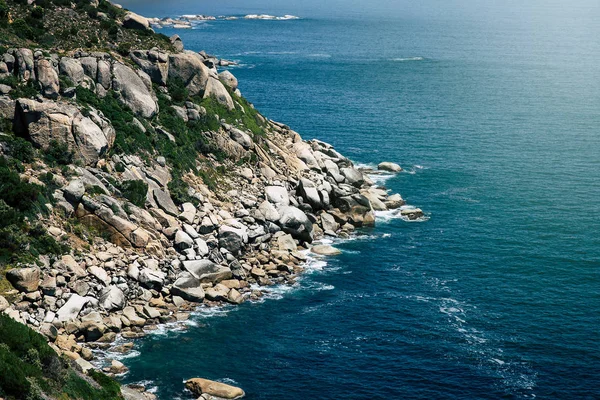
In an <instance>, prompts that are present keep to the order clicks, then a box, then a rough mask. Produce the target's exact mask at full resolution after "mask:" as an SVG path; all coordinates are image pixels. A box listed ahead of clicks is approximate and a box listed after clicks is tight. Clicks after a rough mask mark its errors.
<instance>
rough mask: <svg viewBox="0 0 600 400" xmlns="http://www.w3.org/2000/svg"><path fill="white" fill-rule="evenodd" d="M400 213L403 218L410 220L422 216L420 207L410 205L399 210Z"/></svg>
mask: <svg viewBox="0 0 600 400" xmlns="http://www.w3.org/2000/svg"><path fill="white" fill-rule="evenodd" d="M400 215H402V216H403V217H405V218H408V219H409V220H411V221H414V220H416V219H419V218H421V217H422V216H423V210H421V209H420V208H412V207H411V208H405V209H404V210H401V211H400Z"/></svg>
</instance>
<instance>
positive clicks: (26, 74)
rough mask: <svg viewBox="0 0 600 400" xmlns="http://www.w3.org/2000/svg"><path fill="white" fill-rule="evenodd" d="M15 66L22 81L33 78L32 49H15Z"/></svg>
mask: <svg viewBox="0 0 600 400" xmlns="http://www.w3.org/2000/svg"><path fill="white" fill-rule="evenodd" d="M14 58H15V63H14V68H16V70H17V73H18V75H19V78H20V79H21V80H24V81H28V80H30V79H35V69H34V68H35V65H34V61H33V51H31V50H30V49H25V48H22V49H17V50H15V53H14Z"/></svg>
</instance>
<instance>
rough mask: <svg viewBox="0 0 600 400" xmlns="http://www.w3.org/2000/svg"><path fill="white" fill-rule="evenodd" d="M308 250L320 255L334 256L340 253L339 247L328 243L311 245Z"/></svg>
mask: <svg viewBox="0 0 600 400" xmlns="http://www.w3.org/2000/svg"><path fill="white" fill-rule="evenodd" d="M310 251H311V252H312V253H315V254H318V255H321V256H336V255H338V254H342V252H341V251H340V250H339V249H336V248H335V247H332V246H328V245H318V246H313V247H312V248H311V249H310Z"/></svg>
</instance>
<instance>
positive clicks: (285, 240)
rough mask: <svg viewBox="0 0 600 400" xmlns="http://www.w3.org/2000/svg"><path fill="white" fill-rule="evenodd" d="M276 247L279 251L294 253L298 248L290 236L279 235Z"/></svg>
mask: <svg viewBox="0 0 600 400" xmlns="http://www.w3.org/2000/svg"><path fill="white" fill-rule="evenodd" d="M277 247H279V250H288V251H296V250H297V249H298V246H297V245H296V241H295V240H294V238H293V237H292V235H289V234H288V235H280V236H279V237H278V238H277Z"/></svg>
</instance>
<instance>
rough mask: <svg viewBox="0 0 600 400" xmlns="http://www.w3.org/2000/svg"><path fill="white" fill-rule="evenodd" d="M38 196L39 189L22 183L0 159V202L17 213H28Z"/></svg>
mask: <svg viewBox="0 0 600 400" xmlns="http://www.w3.org/2000/svg"><path fill="white" fill-rule="evenodd" d="M39 194H40V187H39V186H37V185H33V184H31V183H27V182H23V181H22V180H21V177H20V176H19V174H17V173H16V172H14V171H12V170H11V169H10V168H9V166H8V164H7V162H6V160H5V159H4V158H2V157H0V200H3V201H4V202H5V203H6V204H7V205H9V206H10V207H14V208H16V209H18V210H19V211H29V210H31V209H32V207H33V204H34V203H35V201H36V200H37V198H38V196H39Z"/></svg>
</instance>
